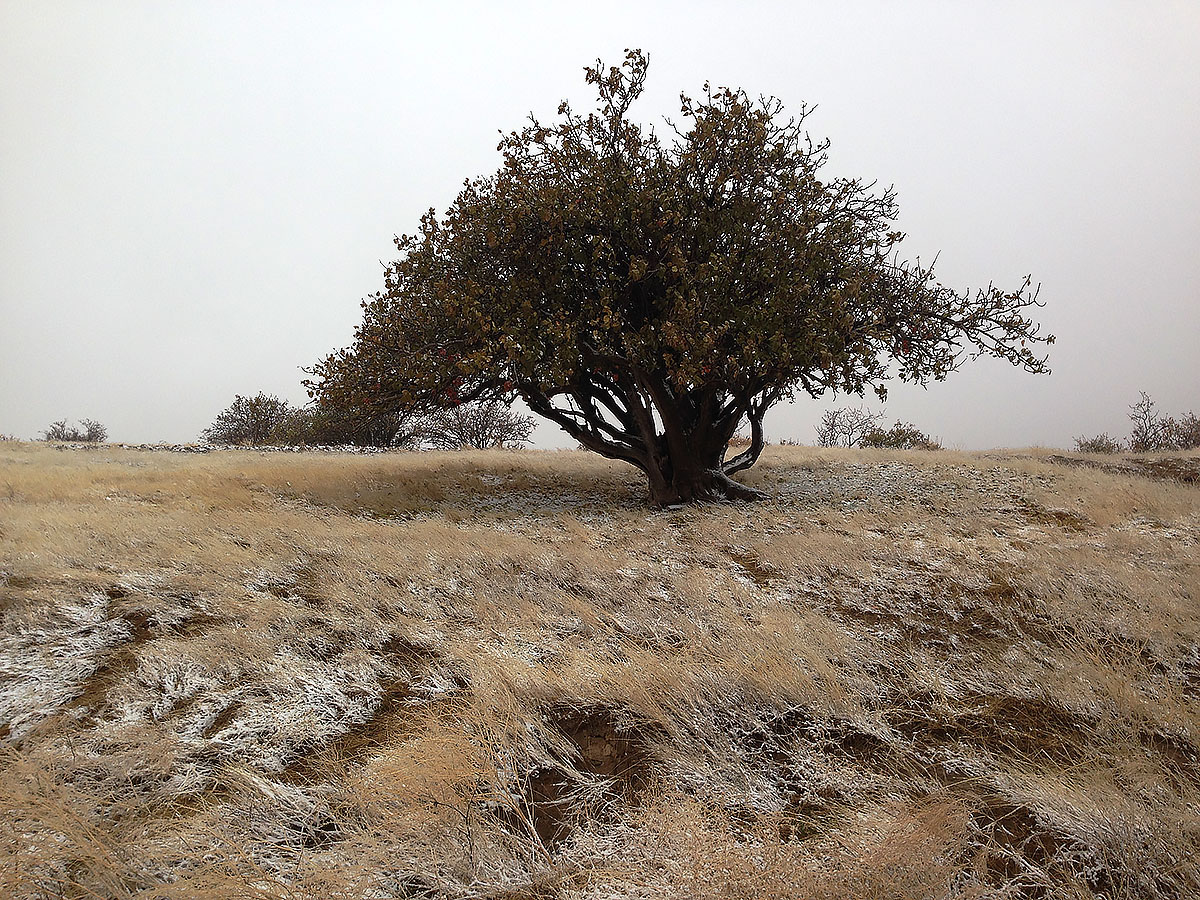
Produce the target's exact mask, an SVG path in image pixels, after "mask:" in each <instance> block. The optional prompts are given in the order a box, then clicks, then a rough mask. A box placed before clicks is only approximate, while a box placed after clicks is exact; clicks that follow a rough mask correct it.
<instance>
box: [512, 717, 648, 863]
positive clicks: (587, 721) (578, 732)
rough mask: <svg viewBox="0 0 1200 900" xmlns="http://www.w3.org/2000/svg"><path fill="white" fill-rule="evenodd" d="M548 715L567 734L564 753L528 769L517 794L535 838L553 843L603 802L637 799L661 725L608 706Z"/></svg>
mask: <svg viewBox="0 0 1200 900" xmlns="http://www.w3.org/2000/svg"><path fill="white" fill-rule="evenodd" d="M547 719H548V721H549V724H550V725H552V726H553V727H554V728H555V729H556V730H557V731H558V732H559V733H560V734H562V736H563V737H564V738H566V740H567V742H568V746H569V747H570V752H569V758H568V759H566V760H564V761H563V763H564V764H563V765H562V766H553V765H551V766H544V767H542V768H539V769H537V770H535V771H533V772H531V773H530V774H529V776H528V778H527V779H526V783H525V784H524V785H522V794H523V801H524V803H525V805H526V807H527V809H528V812H529V822H530V824H531V825H532V826H533V829H534V831H535V832H536V833H537V836H538V838H540V839H541V841H542V843H543V844H544V845H545V846H547V847H553V846H555V845H556V844H559V843H561V842H562V841H564V840H566V838H568V837H569V836H570V834H571V832H572V830H573V829H574V827H575V826H576V825H577V824H578V823H579V822H580V821H582V820H584V819H588V818H595V817H597V816H598V815H600V814H601V812H602V810H601V807H602V806H603V805H604V804H606V803H608V802H612V801H624V802H626V803H635V802H637V800H638V799H639V798H640V796H641V795H642V793H643V791H644V790H645V788H646V785H647V784H648V782H649V780H650V777H651V775H652V770H653V766H654V762H655V757H654V754H653V751H652V746H653V744H654V743H655V742H656V741H657V740H660V739H661V738H662V737H663V736H664V729H663V728H662V726H661V725H657V724H655V723H651V722H645V721H641V720H639V719H638V717H636V716H631V715H629V714H628V713H625V712H624V711H622V710H620V709H616V708H610V707H591V708H587V709H573V708H564V709H559V710H555V711H553V712H551V713H550V714H549V715H548V716H547ZM597 785H600V786H601V790H599V791H597V790H596V787H597Z"/></svg>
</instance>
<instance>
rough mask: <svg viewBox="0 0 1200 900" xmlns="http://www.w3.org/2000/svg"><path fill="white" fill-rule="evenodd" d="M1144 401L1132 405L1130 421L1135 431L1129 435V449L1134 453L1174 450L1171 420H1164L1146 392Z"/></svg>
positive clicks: (1143, 393)
mask: <svg viewBox="0 0 1200 900" xmlns="http://www.w3.org/2000/svg"><path fill="white" fill-rule="evenodd" d="M1141 395H1142V399H1140V400H1138V402H1137V403H1134V404H1131V405H1130V407H1129V409H1130V413H1129V419H1130V421H1132V422H1133V430H1132V431H1131V432H1130V434H1129V449H1130V450H1132V451H1133V452H1134V453H1153V452H1157V451H1162V450H1173V449H1175V448H1174V447H1173V446H1171V423H1172V420H1170V419H1163V417H1162V416H1160V415H1159V414H1158V411H1157V410H1155V408H1154V401H1153V400H1151V399H1150V396H1149V395H1148V394H1147V393H1146V392H1145V391H1142V392H1141Z"/></svg>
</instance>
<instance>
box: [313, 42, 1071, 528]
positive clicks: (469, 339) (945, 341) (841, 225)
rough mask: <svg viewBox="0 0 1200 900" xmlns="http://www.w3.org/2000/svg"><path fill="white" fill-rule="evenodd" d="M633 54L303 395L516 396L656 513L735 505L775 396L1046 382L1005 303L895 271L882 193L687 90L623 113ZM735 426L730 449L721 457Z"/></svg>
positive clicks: (1029, 302)
mask: <svg viewBox="0 0 1200 900" xmlns="http://www.w3.org/2000/svg"><path fill="white" fill-rule="evenodd" d="M647 66H648V59H647V57H646V55H644V54H643V53H642V52H641V51H636V50H635V51H628V52H627V54H626V58H625V61H624V63H623V65H621V66H619V67H615V66H614V67H611V68H607V69H606V68H605V67H604V66H603V65H601V64H600V63H599V62H597V64H596V65H595V66H593V67H589V68H587V69H585V72H586V77H587V81H588V82H589V83H590V84H592V85H594V86H595V88H596V90H597V92H598V94H599V104H598V107H597V109H595V110H594V111H591V112H588V113H587V114H586V115H584V114H580V113H577V112H576V111H575V110H574V109H573V108H572V107H571V106H570V104H568V103H566V102H564V103H562V104H561V105H560V106H559V109H558V116H557V119H556V121H554V122H553V123H552V124H542V123H541V122H539V121H538V120H537V119H536V118H534V117H532V116H531V117H530V121H529V124H528V125H526V126H525V127H524V128H522V129H520V130H518V131H513V132H511V133H509V134H507V135H505V136H504V137H503V139H502V140H501V142H500V144H499V147H498V150H499V151H500V152H501V153H502V154H503V165H502V167H501V168H500V169H499V171H497V172H496V173H495V174H493V175H491V176H488V177H484V178H476V179H473V180H468V181H466V182H465V183H464V185H463V188H462V190H461V192H460V193H459V195H458V197H457V199H456V200H455V201H454V203H453V204H452V205H451V206H450V208H449V209H448V210H447V211H446V213H445V215H443V216H440V217H439V216H438V215H437V214H436V213H435V211H434V210H432V209H431V210H430V211H429V212H428V213H427V214H426V215H425V216H424V217H423V218H422V219H421V224H420V228H419V230H418V231H417V233H416V234H415V235H404V236H400V237H398V238H397V239H396V247H397V250H398V251H399V254H400V255H399V258H398V259H397V260H396V261H395V262H393V263H392V264H391V265H390V266H388V268H387V270H386V276H385V284H384V289H383V290H382V291H380V292H379V293H377V294H375V295H373V296H372V297H370V298H368V300H367V301H365V302H364V304H363V307H364V315H363V321H362V324H361V325H360V326H359V328H358V329H357V331H356V334H355V338H354V342H353V344H352V346H350V347H349V348H347V349H345V350H342V351H339V352H336V353H334V354H331V355H330V356H329V357H327V358H326V359H324V360H322V361H321V362H319V363H318V364H317V365H316V366H315V367H314V369H313V370H312V375H313V378H312V379H311V380H310V382H309V387H310V390H311V391H312V392H313V393H314V395H316V396H318V397H321V396H326V397H329V398H333V400H334V401H335V402H352V403H355V404H361V405H364V406H368V407H375V408H395V409H421V408H436V407H445V406H453V405H455V404H457V403H460V402H464V401H468V400H476V399H488V398H497V399H502V400H505V401H506V402H511V401H513V400H515V399H516V398H517V397H520V398H521V399H523V400H524V402H525V403H526V404H527V405H528V406H529V408H530V409H531V410H532V411H533V412H535V413H536V414H538V415H541V416H544V417H546V418H548V419H550V420H552V421H554V422H556V423H557V424H558V425H559V426H561V427H562V428H563V429H564V430H565V431H566V432H567V433H568V434H570V435H571V436H572V437H574V438H575V439H576V440H578V441H579V443H580V444H582V445H583V446H584V447H587V448H589V449H591V450H594V451H596V452H598V453H602V454H604V455H605V456H608V457H611V458H613V459H620V460H624V461H626V462H629V463H631V464H632V465H634V466H636V467H638V468H639V469H641V470H642V471H643V472H644V473H645V474H646V476H647V479H648V482H649V488H650V496H651V499H652V501H653V502H655V503H657V504H671V503H677V502H686V501H690V500H694V499H709V498H751V497H753V496H756V495H757V492H755V491H752V490H751V489H749V488H747V487H746V486H744V485H741V484H739V483H738V482H736V481H733V480H732V479H731V478H730V477H729V476H731V475H733V474H734V473H736V472H739V471H741V470H744V469H746V468H748V467H749V466H751V465H753V464H754V463H755V461H756V460H757V459H758V457H759V455H760V453H761V452H762V449H763V446H764V443H765V437H764V433H763V424H762V423H763V416H764V414H765V413H766V411H767V410H768V409H769V408H770V407H772V406H773V405H775V404H776V403H778V402H780V401H782V400H785V399H789V398H792V397H793V396H794V395H796V394H797V393H798V392H803V393H806V394H808V395H810V396H813V397H816V396H819V395H821V394H822V393H824V392H825V391H830V390H837V391H843V392H849V393H855V394H859V395H861V394H862V393H863V392H864V391H865V390H866V389H868V388H871V389H874V390H875V391H876V392H877V393H879V394H880V396H881V397H882V396H883V395H884V394H885V392H886V391H885V385H884V382H885V381H886V380H887V378H888V377H889V376H894V377H898V378H900V379H902V380H905V381H910V382H916V383H920V384H927V383H928V382H929V381H931V380H940V379H943V378H945V377H946V376H947V375H948V374H949V373H950V372H951V371H953V370H954V369H956V368H957V367H958V366H959V365H961V364H962V362H963V361H964V360H966V359H968V358H973V357H977V356H981V355H988V356H994V357H998V358H1000V359H1003V360H1007V361H1008V362H1010V363H1012V364H1013V365H1015V366H1018V367H1021V368H1023V369H1025V370H1027V371H1029V372H1033V373H1038V372H1044V371H1046V359H1045V357H1044V356H1042V355H1039V354H1038V352H1037V349H1038V345H1039V344H1042V343H1049V342H1051V341H1053V337H1052V336H1045V337H1043V336H1041V335H1040V333H1039V332H1040V329H1039V326H1038V325H1036V324H1035V323H1034V322H1033V321H1032V320H1031V319H1030V318H1028V317H1027V315H1026V312H1027V311H1028V310H1029V308H1030V307H1034V306H1040V305H1041V304H1040V301H1039V300H1038V298H1037V291H1036V289H1031V284H1032V282H1031V279H1029V278H1026V279H1024V281H1023V282H1022V283H1021V284H1020V285H1019V286H1017V287H1016V289H1015V290H1011V291H1005V290H1001V289H1000V288H997V287H994V286H992V285H990V284H989V286H988V287H986V288H983V289H979V290H976V291H965V290H957V289H954V288H951V287H948V286H944V285H942V284H940V283H939V282H938V281H937V280H936V279H935V277H934V274H933V271H932V269H931V268H929V267H923V266H921V265H920V264H919V263H914V262H909V261H906V260H904V259H903V258H901V257H900V255H899V252H898V248H899V245H900V243H901V241H902V240H903V237H904V236H903V234H901V233H900V232H899V231H897V230H895V227H894V223H895V220H896V217H897V214H898V209H897V204H896V196H895V192H894V191H893V190H892V189H887V190H878V189H876V188H875V186H874V184H873V183H865V182H864V181H862V180H860V179H853V178H836V177H825V176H824V173H823V171H822V170H823V169H824V167H825V165H826V161H827V151H828V148H829V143H828V141H814V140H813V139H812V138H811V137H810V136H809V134H808V132H807V131H806V129H805V127H804V126H805V121H806V119H807V118H808V116H809V113H810V109H809V108H808V107H806V106H803V105H802V106H801V107H800V108H799V110H797V111H795V112H794V113H793V114H792V115H791V116H790V117H789V116H785V114H784V108H783V105H782V103H781V102H780V101H779V100H777V99H774V98H758V99H752V98H751V97H749V96H748V95H747V94H746V93H745V92H744V91H741V90H736V89H730V88H712V87H711V86H709V85H707V84H706V85H705V86H704V90H703V93H702V95H701V96H700V97H699V98H698V99H693V98H690V97H688V96H685V95H681V98H680V117H679V119H678V121H676V122H671V121H668V122H667V123H666V124H665V127H664V128H663V129H662V130H661V131H659V130H655V129H650V128H644V127H642V126H641V125H639V124H638V123H636V122H635V121H633V120H631V119H630V117H629V110H630V107H631V105H632V104H633V103H634V101H635V100H637V98H638V96H639V95H640V94H641V93H642V90H643V86H644V84H645V79H646V72H647ZM746 421H748V423H749V428H750V434H751V441H750V444H749V446H748V447H746V448H745V449H744V450H742V451H741V452H739V453H737V454H736V455H734V456H732V457H729V458H727V452H726V451H727V448H728V445H729V440H730V438H731V437H732V436H733V434H734V433H735V432H736V431H737V430H738V427H739V425H740V424H741V423H743V422H746Z"/></svg>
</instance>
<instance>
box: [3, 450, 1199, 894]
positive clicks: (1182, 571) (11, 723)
mask: <svg viewBox="0 0 1200 900" xmlns="http://www.w3.org/2000/svg"><path fill="white" fill-rule="evenodd" d="M1198 471H1200V458H1197V457H1196V456H1195V455H1192V456H1186V455H1179V456H1175V457H1169V458H1167V459H1166V460H1164V461H1162V462H1161V463H1155V464H1153V465H1148V464H1146V463H1144V462H1137V461H1125V462H1123V461H1116V462H1114V461H1112V460H1107V461H1106V460H1104V459H1103V458H1101V457H1094V458H1087V457H1080V456H1074V455H1056V454H1053V453H1051V452H1049V451H1045V452H1042V451H1028V452H997V453H991V454H955V453H919V454H918V453H907V454H906V453H886V452H872V453H866V452H862V453H859V452H851V451H834V450H829V451H825V450H816V449H811V448H800V447H783V448H777V447H772V448H769V449H768V451H767V452H766V453H765V454H764V458H763V460H762V461H761V463H760V464H759V465H758V466H757V467H756V468H755V469H754V470H752V471H751V472H749V473H746V481H747V482H749V483H752V484H754V485H755V486H756V487H759V488H762V489H764V490H766V491H768V492H769V493H770V494H771V495H772V498H773V499H772V500H770V501H768V502H764V503H758V504H752V505H747V506H729V505H712V506H703V507H696V508H688V509H680V510H671V511H661V512H656V511H652V510H650V509H648V508H647V507H646V506H645V503H644V499H643V498H644V485H643V484H642V483H640V482H639V480H638V479H637V478H636V477H635V473H634V472H633V471H632V470H630V469H627V468H622V467H620V466H617V465H615V464H609V463H607V462H606V461H604V460H601V459H599V458H596V457H593V456H589V455H585V454H582V453H549V452H544V453H538V452H530V453H504V452H496V453H461V454H391V455H386V456H371V457H359V456H350V455H328V454H327V455H317V454H298V455H291V454H289V455H282V454H274V455H271V454H260V453H256V452H250V451H245V452H228V453H220V454H217V453H213V454H208V455H182V454H169V453H164V452H138V451H132V450H120V449H99V450H91V451H83V450H56V449H54V448H53V447H49V446H46V445H32V444H16V443H0V616H2V621H0V896H4V897H14V898H50V897H71V898H130V897H138V898H159V897H161V898H235V897H236V898H241V897H252V898H255V897H261V898H301V897H313V898H342V897H346V898H349V897H355V898H391V897H395V898H399V897H408V898H435V897H454V898H458V897H464V898H465V897H479V898H483V897H493V898H501V897H506V898H555V897H561V898H580V900H582V898H589V900H601V898H625V897H631V898H632V897H638V898H649V897H678V898H696V900H699V898H713V900H716V898H747V900H748V898H788V897H815V898H841V897H844V898H859V897H866V898H924V897H946V898H950V897H964V898H965V897H1064V898H1068V897H1069V898H1095V897H1105V898H1181V900H1182V898H1188V897H1196V896H1200V861H1198V860H1200V758H1198V755H1197V754H1198V749H1197V748H1198V747H1200V486H1198V485H1197V483H1196V482H1195V480H1194V479H1195V476H1196V474H1197V472H1198ZM1189 479H1192V480H1189Z"/></svg>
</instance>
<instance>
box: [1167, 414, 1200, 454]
mask: <svg viewBox="0 0 1200 900" xmlns="http://www.w3.org/2000/svg"><path fill="white" fill-rule="evenodd" d="M1172 425H1173V427H1172V429H1171V430H1172V435H1171V438H1172V441H1173V443H1174V444H1175V447H1176V449H1178V450H1195V449H1196V448H1197V447H1200V416H1197V415H1196V414H1195V413H1194V412H1190V413H1188V414H1187V415H1185V416H1183V417H1182V418H1181V419H1179V421H1178V422H1175V421H1173V422H1172Z"/></svg>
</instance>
